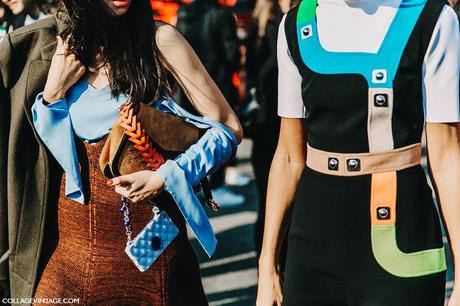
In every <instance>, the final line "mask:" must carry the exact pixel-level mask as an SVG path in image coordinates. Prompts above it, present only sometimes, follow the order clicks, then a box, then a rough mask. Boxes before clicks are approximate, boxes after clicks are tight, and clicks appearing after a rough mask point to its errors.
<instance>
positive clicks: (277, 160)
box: [260, 150, 305, 267]
mask: <svg viewBox="0 0 460 306" xmlns="http://www.w3.org/2000/svg"><path fill="white" fill-rule="evenodd" d="M304 167H305V159H304V158H301V159H298V160H296V159H292V158H291V157H290V156H289V155H288V154H287V153H286V152H284V151H281V150H277V152H276V153H275V156H274V158H273V161H272V165H271V168H270V175H269V180H268V190H267V203H266V214H265V230H264V237H263V245H262V253H261V257H260V261H261V262H264V263H266V264H269V265H272V264H273V265H274V266H275V267H276V265H277V262H278V254H279V249H280V246H281V243H282V241H283V238H284V236H285V234H286V230H287V228H288V224H289V220H290V207H291V204H292V202H293V200H294V196H295V192H296V189H297V185H298V182H299V179H300V176H301V174H302V171H303V169H304Z"/></svg>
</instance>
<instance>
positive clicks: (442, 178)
mask: <svg viewBox="0 0 460 306" xmlns="http://www.w3.org/2000/svg"><path fill="white" fill-rule="evenodd" d="M426 131H427V149H428V158H429V169H430V175H431V180H432V182H433V186H434V188H435V191H436V195H437V198H438V202H439V205H440V209H441V212H442V215H443V219H444V223H445V227H446V230H447V232H448V234H449V240H450V247H451V250H452V255H453V256H452V257H453V260H454V268H455V272H456V273H455V275H460V264H459V262H460V222H459V220H460V188H459V182H460V136H459V133H460V131H459V127H458V125H457V124H427V129H426ZM455 263H457V264H455ZM459 285H460V284H459Z"/></svg>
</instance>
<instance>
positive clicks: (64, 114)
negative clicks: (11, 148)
mask: <svg viewBox="0 0 460 306" xmlns="http://www.w3.org/2000/svg"><path fill="white" fill-rule="evenodd" d="M32 118H33V123H34V126H35V129H36V130H37V133H38V135H39V136H40V138H41V139H42V141H43V142H44V144H45V145H46V147H47V148H48V149H49V150H50V151H51V153H52V154H53V156H54V157H55V158H56V160H57V162H58V163H59V164H60V165H61V166H62V168H63V169H65V175H66V180H65V182H66V183H65V195H66V197H68V198H70V199H72V200H75V201H77V202H79V203H81V204H84V196H83V187H82V186H83V185H82V181H81V176H80V169H79V166H78V158H77V150H76V147H75V141H74V134H73V129H72V122H71V120H70V116H69V107H68V104H67V100H66V98H64V99H62V100H59V101H57V102H55V103H52V104H49V105H44V104H43V94H42V93H40V94H39V95H38V96H37V98H36V99H35V103H34V105H33V106H32ZM69 153H70V154H69Z"/></svg>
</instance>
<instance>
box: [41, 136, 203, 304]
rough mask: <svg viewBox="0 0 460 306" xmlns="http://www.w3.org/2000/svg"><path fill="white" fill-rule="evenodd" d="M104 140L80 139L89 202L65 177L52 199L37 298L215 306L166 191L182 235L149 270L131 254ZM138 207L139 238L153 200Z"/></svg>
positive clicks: (165, 205) (164, 200)
mask: <svg viewBox="0 0 460 306" xmlns="http://www.w3.org/2000/svg"><path fill="white" fill-rule="evenodd" d="M104 142H105V140H101V141H99V142H98V143H97V144H95V145H92V144H89V143H85V142H82V141H78V143H77V147H78V148H77V150H78V155H79V162H80V167H81V173H82V178H83V182H84V185H85V188H86V192H85V193H86V197H85V198H86V199H88V200H87V204H85V205H82V204H79V203H77V202H75V201H73V200H70V199H68V198H66V197H65V196H64V191H65V176H64V175H62V178H61V179H59V178H56V185H59V182H60V191H59V196H58V195H57V194H56V196H55V198H58V200H57V201H56V202H57V205H56V202H54V203H50V205H49V208H48V215H47V225H46V232H45V235H46V237H45V241H44V245H43V249H42V255H41V258H40V263H41V264H40V266H41V271H40V272H41V273H39V281H38V284H37V288H36V291H35V297H36V298H55V297H61V298H64V297H71V298H80V305H154V306H165V305H171V306H201V305H207V302H206V297H205V295H204V292H203V287H202V284H201V279H200V274H199V267H198V263H197V260H196V257H195V254H194V252H193V250H192V248H191V246H190V244H189V242H188V239H187V232H186V227H185V222H184V220H183V218H182V215H181V214H180V212H179V210H178V208H177V206H176V204H175V203H174V201H173V200H172V198H171V197H170V196H169V195H168V194H167V193H166V192H163V193H162V194H161V195H160V196H159V197H158V198H157V200H156V203H157V204H158V206H159V207H160V208H161V209H162V210H165V211H166V212H167V213H168V215H169V216H170V217H171V219H172V220H173V221H174V223H175V224H176V226H177V227H178V228H179V230H180V233H179V235H178V236H177V237H176V238H175V239H174V241H173V242H172V243H171V244H170V245H169V246H168V248H166V250H165V251H164V252H163V253H162V255H161V256H160V257H159V258H158V259H157V260H156V261H155V262H154V263H153V265H152V266H151V267H150V268H149V270H147V271H146V272H140V271H139V270H138V269H137V268H136V267H135V265H134V264H133V263H132V262H131V260H130V259H129V258H128V256H127V255H126V254H125V253H124V248H125V246H126V236H125V229H124V225H123V217H122V214H121V213H120V207H121V205H120V196H119V195H118V194H117V193H115V191H114V188H113V187H109V186H107V184H106V181H107V179H106V178H105V177H104V175H103V174H102V172H101V170H100V169H99V164H98V158H99V155H100V152H101V150H102V147H103V145H104ZM56 187H58V186H56ZM56 189H59V188H56ZM130 210H131V212H132V215H131V217H130V219H131V224H132V226H133V238H134V237H135V235H137V234H138V233H139V231H140V230H141V229H142V228H143V227H144V226H145V225H146V224H147V223H148V222H149V221H150V219H151V218H152V216H153V215H152V211H151V206H150V205H148V204H147V203H142V202H141V203H135V204H132V205H131V208H130ZM40 275H41V276H40Z"/></svg>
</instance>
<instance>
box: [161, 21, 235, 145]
mask: <svg viewBox="0 0 460 306" xmlns="http://www.w3.org/2000/svg"><path fill="white" fill-rule="evenodd" d="M156 41H157V45H158V48H159V50H160V52H161V55H162V57H163V59H164V61H165V63H164V64H165V66H166V68H167V69H168V70H169V71H170V72H171V73H172V74H173V75H174V77H175V78H176V80H177V82H178V83H179V84H180V85H181V87H182V88H183V90H184V92H185V94H186V95H187V97H188V98H189V100H190V102H191V103H192V104H193V106H194V107H195V109H196V110H197V111H198V112H199V113H200V114H201V115H203V116H206V117H209V118H211V119H214V120H216V121H220V122H222V123H224V124H225V125H226V126H227V127H228V128H230V130H231V131H232V132H233V133H234V134H235V136H236V138H237V140H238V143H239V142H241V140H242V139H243V129H242V127H241V124H240V122H239V121H238V118H237V117H236V115H235V113H234V112H233V110H232V108H231V107H230V105H229V104H228V103H227V101H226V100H225V98H224V96H223V95H222V93H221V92H220V90H219V88H218V87H217V85H216V84H215V83H214V81H213V80H212V79H211V77H210V76H209V74H208V72H207V71H206V69H205V68H204V66H203V64H202V63H201V62H200V60H199V59H198V56H197V55H196V54H195V52H194V51H193V49H192V47H191V46H190V45H189V43H188V42H187V41H186V40H185V38H184V37H183V36H182V35H181V34H180V33H179V32H178V31H177V30H176V29H175V28H174V27H172V26H170V25H167V24H163V25H161V26H159V27H158V30H157V34H156Z"/></svg>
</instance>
